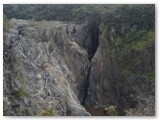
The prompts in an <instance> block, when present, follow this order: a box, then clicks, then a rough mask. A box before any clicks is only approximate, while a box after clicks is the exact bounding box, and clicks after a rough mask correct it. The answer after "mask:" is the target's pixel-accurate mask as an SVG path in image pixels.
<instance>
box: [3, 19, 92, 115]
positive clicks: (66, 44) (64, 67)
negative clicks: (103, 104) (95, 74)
mask: <svg viewBox="0 0 160 120" xmlns="http://www.w3.org/2000/svg"><path fill="white" fill-rule="evenodd" d="M11 24H12V26H13V27H12V28H11V29H10V30H9V32H8V33H6V34H5V35H4V113H5V114H6V115H42V113H43V112H44V111H45V110H46V109H52V110H53V111H56V112H57V113H58V114H59V115H83V116H84V115H90V114H89V113H88V112H87V111H86V110H85V109H84V107H83V106H82V105H81V104H80V102H79V100H80V101H81V102H82V101H83V96H84V86H85V83H86V80H87V75H88V69H89V67H90V62H89V59H88V57H89V56H88V53H87V49H86V48H88V46H90V43H91V42H90V41H91V38H90V37H91V36H90V34H89V33H87V31H86V29H85V27H86V26H87V24H81V25H75V24H65V23H62V22H46V21H43V22H42V23H36V22H28V21H24V20H15V19H12V20H11ZM19 28H20V29H19ZM22 33H23V34H22ZM77 36H78V37H77ZM86 37H87V38H88V39H86ZM84 41H85V42H84ZM78 98H79V100H78Z"/></svg>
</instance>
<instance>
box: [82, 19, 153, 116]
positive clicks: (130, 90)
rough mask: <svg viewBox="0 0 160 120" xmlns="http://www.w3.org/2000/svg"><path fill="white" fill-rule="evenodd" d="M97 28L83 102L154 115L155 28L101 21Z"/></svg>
mask: <svg viewBox="0 0 160 120" xmlns="http://www.w3.org/2000/svg"><path fill="white" fill-rule="evenodd" d="M151 19H152V18H151ZM144 24H145V23H144ZM99 30H100V33H101V34H100V35H99V46H98V49H97V51H96V53H95V55H94V57H93V59H92V61H91V72H90V75H89V87H88V95H87V98H86V100H85V104H86V105H96V106H102V105H103V106H104V107H109V106H111V105H114V106H117V107H118V109H122V110H121V111H123V112H126V115H154V114H155V102H154V101H155V75H154V74H155V72H154V69H155V54H154V53H155V43H154V41H155V32H154V29H152V28H146V27H139V26H138V25H137V24H133V25H131V24H129V23H126V24H125V23H121V25H119V24H106V23H102V24H101V25H100V27H99Z"/></svg>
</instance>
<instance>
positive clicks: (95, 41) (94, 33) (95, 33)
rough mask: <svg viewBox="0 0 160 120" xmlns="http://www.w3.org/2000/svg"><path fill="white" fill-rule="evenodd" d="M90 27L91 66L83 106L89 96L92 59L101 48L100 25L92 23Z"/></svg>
mask: <svg viewBox="0 0 160 120" xmlns="http://www.w3.org/2000/svg"><path fill="white" fill-rule="evenodd" d="M88 26H89V33H90V39H91V41H90V42H91V46H90V47H88V48H87V52H88V60H89V62H90V64H89V68H88V74H87V78H86V81H85V83H84V89H83V90H84V93H83V100H82V103H81V104H82V105H84V104H85V100H86V98H87V94H88V88H89V78H90V72H91V62H92V58H93V57H94V55H95V53H96V51H97V48H98V46H99V25H98V23H96V22H91V23H90V24H88Z"/></svg>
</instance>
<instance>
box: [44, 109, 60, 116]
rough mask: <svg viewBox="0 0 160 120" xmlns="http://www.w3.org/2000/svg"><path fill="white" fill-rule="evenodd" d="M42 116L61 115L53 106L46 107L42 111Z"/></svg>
mask: <svg viewBox="0 0 160 120" xmlns="http://www.w3.org/2000/svg"><path fill="white" fill-rule="evenodd" d="M41 115H42V116H59V115H58V113H57V112H56V111H54V110H53V109H51V108H46V109H45V110H44V111H43V112H42V113H41Z"/></svg>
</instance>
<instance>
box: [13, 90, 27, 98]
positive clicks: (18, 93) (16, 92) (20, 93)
mask: <svg viewBox="0 0 160 120" xmlns="http://www.w3.org/2000/svg"><path fill="white" fill-rule="evenodd" d="M12 94H13V96H14V97H15V98H17V99H19V100H22V99H23V98H24V97H25V96H28V94H27V92H26V91H25V90H24V89H23V88H19V89H13V91H12Z"/></svg>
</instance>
